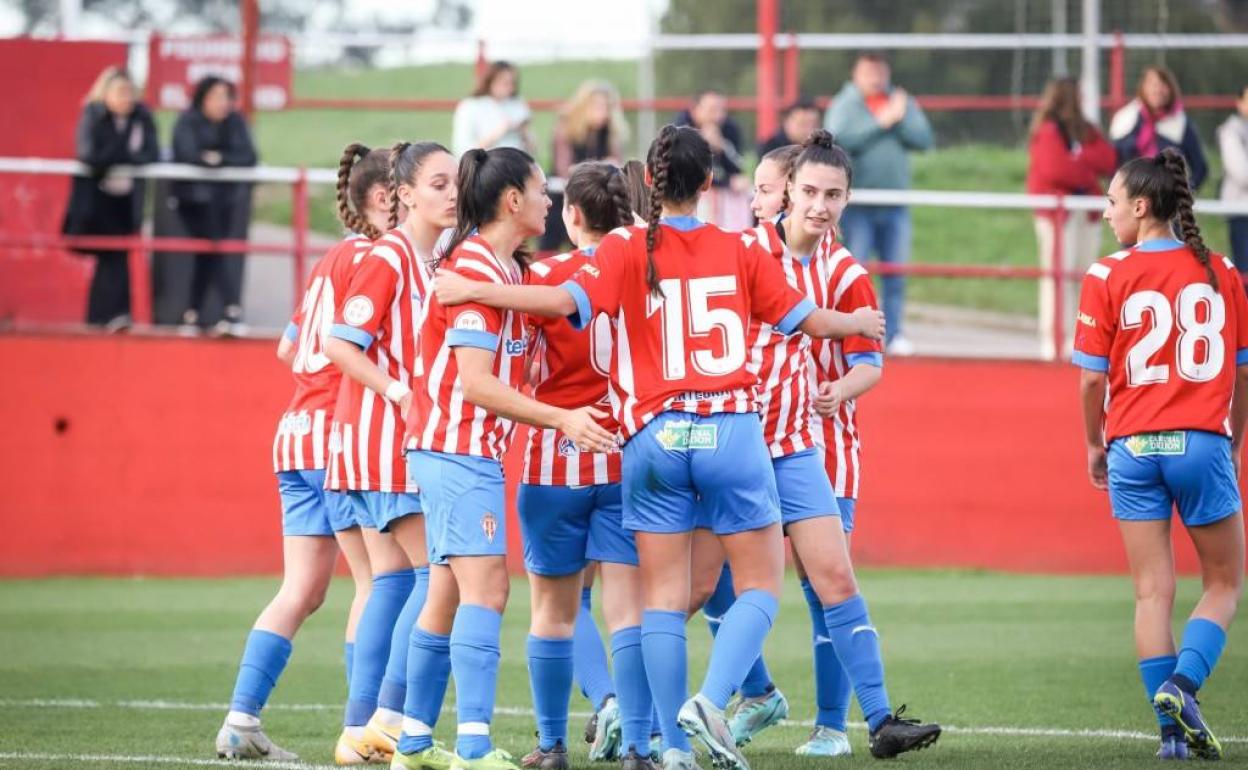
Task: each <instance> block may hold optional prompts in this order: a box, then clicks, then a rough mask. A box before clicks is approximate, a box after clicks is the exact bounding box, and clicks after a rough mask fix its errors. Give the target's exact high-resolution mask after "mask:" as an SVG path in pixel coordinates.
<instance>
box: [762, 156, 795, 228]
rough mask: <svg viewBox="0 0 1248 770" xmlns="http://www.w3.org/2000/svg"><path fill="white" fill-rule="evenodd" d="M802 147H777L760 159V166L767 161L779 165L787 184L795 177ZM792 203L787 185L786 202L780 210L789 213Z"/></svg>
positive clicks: (785, 190)
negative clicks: (794, 164) (794, 168)
mask: <svg viewBox="0 0 1248 770" xmlns="http://www.w3.org/2000/svg"><path fill="white" fill-rule="evenodd" d="M802 147H803V146H802V145H800V144H786V145H785V146H783V147H777V148H776V149H774V150H772V151H771V152H769V153H767V154H766V155H764V156H763V157H761V158H759V160H758V162H759V165H762V162H763V161H765V160H768V161H771V162H772V163H775V164H778V165H779V166H780V169H781V176H783V177H784V178H785V181H786V182H787V181H788V179H789V178H790V177H792V176H793V161H795V160H797V156H798V155H800V154H801V153H802ZM791 202H792V201H790V200H789V186H788V185H787V184H786V185H785V186H784V202H783V203H782V204H781V206H780V210H781V211H788V210H789V204H790V203H791Z"/></svg>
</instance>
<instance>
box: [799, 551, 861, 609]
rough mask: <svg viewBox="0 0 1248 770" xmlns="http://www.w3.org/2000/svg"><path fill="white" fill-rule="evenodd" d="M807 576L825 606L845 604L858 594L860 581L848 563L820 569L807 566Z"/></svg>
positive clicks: (826, 565) (830, 565) (832, 564)
mask: <svg viewBox="0 0 1248 770" xmlns="http://www.w3.org/2000/svg"><path fill="white" fill-rule="evenodd" d="M806 576H807V579H808V580H810V582H811V584H812V585H814V587H815V593H817V594H818V595H819V598H820V600H822V601H823V603H824V604H825V605H829V604H836V603H838V602H843V601H845V600H846V599H848V598H850V597H851V596H853V595H854V594H856V593H858V581H857V579H856V578H855V577H854V569H853V567H851V566H850V565H849V563H848V562H845V563H843V564H841V563H829V564H825V565H820V567H819V568H818V569H812V568H811V567H810V566H809V565H807V571H806Z"/></svg>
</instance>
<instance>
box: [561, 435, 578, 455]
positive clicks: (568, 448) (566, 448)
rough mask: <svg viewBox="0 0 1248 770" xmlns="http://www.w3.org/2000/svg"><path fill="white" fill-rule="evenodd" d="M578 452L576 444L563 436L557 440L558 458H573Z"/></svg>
mask: <svg viewBox="0 0 1248 770" xmlns="http://www.w3.org/2000/svg"><path fill="white" fill-rule="evenodd" d="M579 451H580V450H579V449H577V448H576V442H575V441H573V440H572V439H570V438H568V437H567V436H564V437H563V438H561V439H559V456H560V457H575V456H576V454H577V453H578V452H579Z"/></svg>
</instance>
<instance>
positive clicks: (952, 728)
mask: <svg viewBox="0 0 1248 770" xmlns="http://www.w3.org/2000/svg"><path fill="white" fill-rule="evenodd" d="M0 708H66V709H103V708H120V709H135V710H140V711H144V710H146V711H213V712H218V713H222V714H223V713H225V712H226V711H228V710H229V708H230V705H229V704H228V703H189V702H185V701H169V700H119V701H97V700H88V699H83V698H31V699H26V700H8V699H0ZM265 710H266V711H341V710H342V704H340V703H270V704H269V705H267V706H265ZM442 711H443V713H454V711H455V709H454V708H453V707H450V706H446V707H444V708H443V709H442ZM494 713H496V714H499V715H501V716H511V717H531V716H533V709H531V708H523V707H517V706H495V707H494ZM568 716H569V717H572V718H574V719H586V718H588V717H590V716H592V712H589V711H572V712H569V713H568ZM780 725H781V726H784V727H804V728H810V727H813V726H814V722H813V721H811V720H809V719H807V720H801V721H799V720H794V719H785V720H781V722H780ZM849 726H850V727H852V728H854V729H855V730H865V729H867V726H866V724H865V723H863V722H851V723H850V725H849ZM941 729H942V730H943V731H944V732H946V733H953V734H959V735H999V736H1005V737H1013V738H1099V739H1112V740H1146V741H1155V740H1157V735H1156V734H1155V733H1145V732H1140V731H1138V730H1073V729H1069V728H1064V727H1015V726H1006V725H1000V726H994V725H985V726H982V727H960V726H957V725H941ZM1220 740H1221V741H1222V742H1223V743H1248V737H1241V736H1223V737H1222V738H1221V739H1220ZM3 756H4V755H3V754H0V758H2V757H3ZM204 761H207V760H204ZM212 761H213V762H216V760H212ZM265 766H266V767H276V765H274V764H273V763H265ZM297 766H298V767H300V768H306V767H308V765H302V764H300V765H297Z"/></svg>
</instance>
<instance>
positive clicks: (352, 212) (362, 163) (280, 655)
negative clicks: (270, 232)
mask: <svg viewBox="0 0 1248 770" xmlns="http://www.w3.org/2000/svg"><path fill="white" fill-rule="evenodd" d="M357 160H358V161H359V162H358V163H357V162H356V161H357ZM388 170H389V169H388V163H387V155H386V153H385V152H382V151H379V150H373V151H370V150H369V149H368V148H367V147H365V146H363V145H361V144H352V145H349V146H348V147H347V148H346V150H345V151H344V152H343V155H342V160H341V161H340V162H339V164H338V214H339V218H340V219H341V220H342V223H343V225H344V226H345V227H346V228H347V229H348V230H350V231H352V232H353V233H357V234H353V235H352V236H350V237H348V238H347V239H346V240H344V241H342V242H340V243H339V244H338V245H336V246H335V247H334V248H333V249H331V250H330V252H329V253H328V254H326V255H325V257H324V258H323V259H322V260H321V261H319V262H318V263H317V264H316V267H315V268H314V269H313V270H312V274H311V275H310V276H308V286H307V288H306V290H305V292H304V296H303V301H302V302H301V303H300V305H299V307H298V308H297V309H296V310H295V315H294V318H293V319H292V320H291V322H290V323H289V324H288V325H287V327H286V332H285V334H283V335H282V339H281V341H280V342H279V343H278V346H277V357H278V358H280V359H281V360H282V361H283V362H284V363H286V364H287V365H289V366H290V368H291V371H292V372H293V374H294V378H295V395H294V397H293V398H292V399H291V402H290V406H289V407H288V408H287V409H286V413H285V414H283V415H282V419H281V421H280V422H279V423H278V428H277V435H276V436H275V437H274V439H273V470H274V471H275V472H276V473H277V484H278V491H279V492H280V493H281V498H282V535H283V549H282V550H283V577H282V586H281V588H280V589H278V592H277V596H275V597H274V598H273V601H271V602H269V605H268V606H267V607H265V609H264V611H263V612H261V613H260V617H259V618H257V619H256V623H255V625H254V626H253V627H252V631H251V634H250V635H249V636H248V637H247V646H246V647H245V648H244V650H243V660H242V663H241V664H240V665H239V671H238V678H237V680H236V682H235V685H234V697H233V699H232V700H231V703H230V712H229V714H228V715H227V716H226V718H225V724H224V725H222V726H221V730H220V732H218V733H217V741H216V748H217V755H218V756H220V757H228V758H230V759H295V758H296V757H295V755H294V754H292V753H291V752H289V751H285V750H283V749H281V748H279V747H278V746H276V745H274V744H273V742H272V741H270V740H269V739H268V737H267V736H265V734H264V732H263V731H262V730H261V728H260V710H261V709H262V708H264V704H265V703H266V702H267V701H268V698H269V693H270V692H271V691H272V689H273V687H274V686H275V685H276V684H277V680H278V678H279V677H281V675H282V670H283V669H284V668H285V667H286V661H287V660H288V659H289V658H290V651H291V639H293V638H294V635H295V633H296V632H297V631H298V630H299V627H300V626H301V625H302V624H303V621H304V620H305V619H307V617H308V616H309V615H311V614H312V613H313V612H314V611H315V610H316V609H317V608H318V607H320V606H321V603H322V602H323V601H324V600H325V592H326V591H327V590H328V589H329V583H330V580H331V578H332V577H333V573H334V564H335V563H336V562H337V560H338V548H341V549H342V552H343V553H344V554H345V555H346V557H347V565H348V566H349V567H350V568H351V576H352V578H353V579H354V580H355V597H354V600H353V601H352V603H351V611H350V613H349V614H348V616H347V633H346V639H347V641H346V665H347V672H348V674H347V679H348V682H349V681H350V671H351V663H352V654H353V650H352V647H353V640H354V639H355V629H356V625H357V623H358V621H359V619H360V614H361V612H362V611H363V608H364V603H365V601H366V600H367V599H368V595H369V583H370V578H371V573H370V569H369V563H368V554H367V553H366V552H365V550H364V542H363V539H362V537H361V535H360V530H359V527H358V526H357V524H356V521H355V517H354V515H353V514H352V512H351V506H350V502H349V501H348V500H347V499H346V497H345V496H344V495H342V494H340V493H338V492H330V491H327V490H326V489H325V466H326V460H327V456H328V453H327V452H326V447H327V445H328V443H329V436H330V425H331V423H332V420H333V415H334V402H335V401H336V400H337V397H338V388H339V381H340V380H341V379H342V374H341V373H340V372H339V371H338V369H337V368H336V367H334V366H332V365H331V364H330V361H329V359H328V358H327V357H326V356H325V353H324V348H325V341H326V336H327V335H328V333H329V327H330V323H331V322H332V321H333V317H334V297H335V296H336V295H337V294H340V293H341V292H342V291H343V290H344V289H345V288H346V286H347V283H348V282H349V280H350V276H351V272H352V270H354V268H355V260H356V259H357V258H358V257H359V255H361V254H362V253H364V252H366V251H367V250H368V248H369V246H370V245H371V243H372V240H373V239H375V238H377V237H379V236H380V235H381V228H382V227H384V226H385V223H386V221H387V216H388V214H389V203H388V201H387V199H386V180H387V176H388ZM335 539H336V540H337V547H335Z"/></svg>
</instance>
